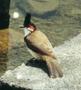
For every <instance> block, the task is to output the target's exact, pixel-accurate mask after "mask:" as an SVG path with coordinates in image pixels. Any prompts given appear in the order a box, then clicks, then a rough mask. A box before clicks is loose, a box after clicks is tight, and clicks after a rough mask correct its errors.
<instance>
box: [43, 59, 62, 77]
mask: <svg viewBox="0 0 81 90" xmlns="http://www.w3.org/2000/svg"><path fill="white" fill-rule="evenodd" d="M44 60H46V63H47V66H48V69H49V74H50V77H52V78H56V77H62V76H63V72H62V70H61V67H60V64H59V63H58V62H57V60H56V59H53V58H51V57H45V59H44Z"/></svg>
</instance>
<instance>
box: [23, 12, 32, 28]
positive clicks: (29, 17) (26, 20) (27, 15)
mask: <svg viewBox="0 0 81 90" xmlns="http://www.w3.org/2000/svg"><path fill="white" fill-rule="evenodd" d="M30 23H31V13H26V16H25V20H24V27H26V26H27V25H28V24H30Z"/></svg>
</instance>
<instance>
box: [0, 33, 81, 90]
mask: <svg viewBox="0 0 81 90" xmlns="http://www.w3.org/2000/svg"><path fill="white" fill-rule="evenodd" d="M54 51H55V53H56V55H57V58H58V61H59V62H60V64H61V66H62V69H63V72H64V76H63V77H62V78H55V79H52V78H49V77H48V75H47V73H46V72H44V71H43V70H42V69H41V68H37V67H31V66H28V65H25V64H22V65H20V66H18V67H17V68H15V69H14V70H8V71H7V72H6V73H5V74H4V75H3V76H1V78H0V81H2V82H4V83H8V84H9V85H10V86H12V85H14V86H16V87H22V88H26V89H28V88H29V89H32V90H81V34H79V35H78V36H76V37H74V38H73V39H71V40H69V41H66V42H65V43H64V44H62V45H60V46H58V47H55V48H54Z"/></svg>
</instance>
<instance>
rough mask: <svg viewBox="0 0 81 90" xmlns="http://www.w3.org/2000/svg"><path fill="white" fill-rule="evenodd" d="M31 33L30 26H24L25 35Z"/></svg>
mask: <svg viewBox="0 0 81 90" xmlns="http://www.w3.org/2000/svg"><path fill="white" fill-rule="evenodd" d="M30 33H31V31H30V30H29V29H28V28H24V36H27V35H29V34H30Z"/></svg>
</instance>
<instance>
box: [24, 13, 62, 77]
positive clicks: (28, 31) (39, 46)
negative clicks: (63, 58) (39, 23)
mask: <svg viewBox="0 0 81 90" xmlns="http://www.w3.org/2000/svg"><path fill="white" fill-rule="evenodd" d="M24 41H25V42H26V45H27V47H28V51H29V52H30V53H31V55H32V56H33V57H34V58H40V59H41V60H44V61H45V62H46V63H47V66H48V69H49V73H50V77H52V78H53V77H62V76H63V72H62V70H61V67H60V65H59V63H58V61H57V58H56V56H55V54H54V51H53V47H52V45H51V43H50V41H49V40H48V38H47V36H46V35H45V34H44V33H43V32H41V31H39V30H37V28H36V26H35V25H34V24H33V23H31V14H30V13H27V14H26V17H25V20H24Z"/></svg>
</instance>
